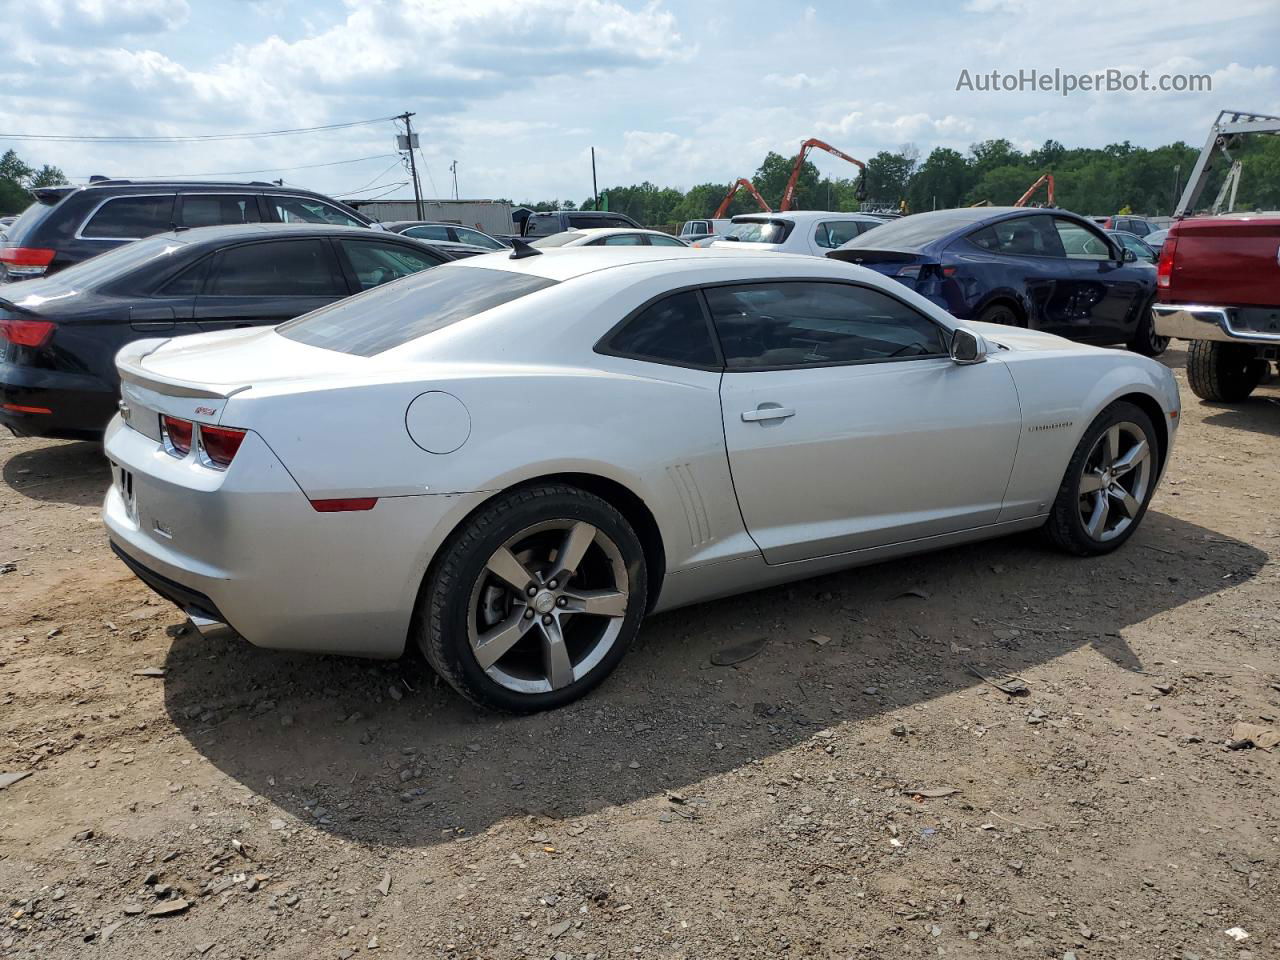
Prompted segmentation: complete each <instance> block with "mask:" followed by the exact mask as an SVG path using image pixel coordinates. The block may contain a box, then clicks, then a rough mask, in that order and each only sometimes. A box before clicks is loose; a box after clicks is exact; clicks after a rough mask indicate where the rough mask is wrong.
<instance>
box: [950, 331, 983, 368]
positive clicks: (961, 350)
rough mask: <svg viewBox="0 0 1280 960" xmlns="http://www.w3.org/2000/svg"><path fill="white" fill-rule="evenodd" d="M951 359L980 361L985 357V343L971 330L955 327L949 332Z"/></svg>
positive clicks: (956, 360)
mask: <svg viewBox="0 0 1280 960" xmlns="http://www.w3.org/2000/svg"><path fill="white" fill-rule="evenodd" d="M951 359H952V360H953V361H955V362H956V363H960V364H970V363H982V361H984V360H986V359H987V344H986V342H985V341H984V340H983V339H982V337H980V336H978V335H977V334H976V333H974V332H973V331H972V330H967V329H965V328H964V327H957V328H956V330H955V332H954V333H952V334H951Z"/></svg>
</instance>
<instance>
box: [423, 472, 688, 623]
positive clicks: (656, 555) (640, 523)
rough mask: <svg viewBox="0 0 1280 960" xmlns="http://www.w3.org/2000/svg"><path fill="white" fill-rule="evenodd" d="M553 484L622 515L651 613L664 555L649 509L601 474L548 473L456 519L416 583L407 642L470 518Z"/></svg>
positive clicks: (498, 492)
mask: <svg viewBox="0 0 1280 960" xmlns="http://www.w3.org/2000/svg"><path fill="white" fill-rule="evenodd" d="M552 483H559V484H565V485H567V486H571V487H577V488H578V489H580V490H584V491H586V492H587V493H590V494H593V495H594V496H597V497H599V498H600V499H601V500H604V501H605V502H606V503H608V504H609V505H610V506H612V507H613V508H614V509H615V510H617V511H618V512H619V513H621V514H622V516H623V518H624V519H625V520H626V521H627V522H628V523H629V524H631V528H632V529H633V530H635V532H636V536H637V537H638V538H639V540H640V546H641V549H642V550H643V551H644V559H645V565H646V568H647V570H648V576H649V595H648V597H647V599H646V607H645V609H646V612H648V611H649V610H652V609H653V606H654V604H655V603H656V602H657V599H658V596H659V595H660V593H661V592H662V583H663V580H664V579H665V576H666V557H667V554H666V547H665V545H664V542H663V538H662V532H661V529H660V527H659V526H658V521H657V518H656V517H655V516H654V513H653V511H652V510H651V509H650V507H649V505H648V504H647V503H645V501H644V499H643V498H642V497H641V496H640V495H639V494H637V493H636V492H635V491H634V490H632V489H631V488H630V487H628V486H627V485H626V484H623V483H621V482H619V481H618V480H615V479H612V478H609V477H605V476H602V475H600V474H596V473H587V472H580V471H559V472H548V473H542V474H538V475H536V476H531V477H527V478H523V479H520V480H518V481H516V482H514V483H511V484H508V485H507V486H504V487H502V488H500V489H496V490H493V491H492V492H491V493H490V494H489V496H487V497H485V498H484V499H483V500H481V501H480V502H479V503H476V504H475V505H474V506H472V508H471V509H470V510H468V511H467V512H466V513H465V514H463V515H462V516H460V517H458V519H457V521H456V522H455V523H453V524H452V526H451V527H450V528H449V532H448V533H447V534H445V535H444V536H443V537H442V538H441V539H440V544H439V546H438V547H437V548H436V550H435V551H434V553H433V554H432V557H431V559H430V561H429V562H428V563H427V566H426V569H424V570H423V572H422V579H421V580H420V581H419V583H418V590H417V596H416V599H415V601H414V607H413V610H414V612H413V617H412V619H411V622H410V625H409V637H410V638H412V636H413V634H414V632H415V631H416V630H417V629H418V618H419V615H420V614H419V611H420V610H421V609H422V597H423V593H424V591H425V590H426V589H427V584H428V583H429V582H430V580H431V576H432V574H433V573H434V572H435V569H436V566H437V565H438V564H439V562H440V558H441V556H442V555H443V554H444V551H445V546H446V545H447V544H448V543H449V542H450V541H451V540H452V539H453V537H454V536H455V535H457V534H458V532H459V531H460V530H462V529H463V527H464V526H465V525H466V523H467V522H468V521H469V520H470V519H471V518H472V517H473V516H475V515H476V514H477V513H479V512H480V511H481V510H484V509H485V508H486V507H488V506H489V505H490V504H491V503H493V501H494V500H496V499H497V498H498V497H502V496H506V495H507V494H510V493H512V492H513V491H516V490H523V489H526V488H528V487H536V486H541V485H544V484H552Z"/></svg>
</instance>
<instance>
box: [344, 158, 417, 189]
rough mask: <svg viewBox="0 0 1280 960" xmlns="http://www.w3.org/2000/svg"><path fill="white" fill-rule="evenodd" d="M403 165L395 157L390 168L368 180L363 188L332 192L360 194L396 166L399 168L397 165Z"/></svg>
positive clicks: (399, 159)
mask: <svg viewBox="0 0 1280 960" xmlns="http://www.w3.org/2000/svg"><path fill="white" fill-rule="evenodd" d="M403 163H404V161H403V160H402V159H401V158H400V157H399V156H397V157H396V159H395V160H394V161H393V162H392V164H391V166H389V167H387V169H385V170H383V171H382V172H381V173H380V174H378V175H377V176H376V177H374V178H373V179H372V180H370V181H369V182H368V183H366V184H365V185H364V186H361V187H356V188H355V189H354V190H336V191H334V192H335V193H343V194H348V193H360V192H362V191H364V190H368V189H370V188H371V187H373V186H374V185H375V184H376V183H377V182H378V181H379V180H381V179H382V178H383V177H385V176H386V175H387V174H388V173H390V172H391V171H392V170H394V169H395V168H396V167H397V166H399V165H401V164H403ZM405 182H406V183H408V181H407V180H406V181H405Z"/></svg>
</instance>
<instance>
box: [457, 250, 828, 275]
mask: <svg viewBox="0 0 1280 960" xmlns="http://www.w3.org/2000/svg"><path fill="white" fill-rule="evenodd" d="M534 249H535V250H537V249H539V248H537V247H534ZM836 262H837V261H834V260H827V259H825V258H823V257H810V256H807V255H799V254H788V253H772V252H770V253H763V252H760V253H757V252H748V251H745V250H741V249H729V250H727V251H722V250H719V249H717V248H715V247H704V248H702V249H698V250H695V249H693V248H690V247H667V246H663V247H643V246H642V247H587V246H581V247H546V248H542V251H541V253H540V254H538V255H537V256H527V255H526V256H522V257H520V258H518V259H512V256H511V255H510V254H507V253H500V252H497V251H495V252H493V253H489V254H486V255H484V256H482V257H469V258H467V259H466V260H461V261H458V263H457V264H456V265H457V266H459V267H466V268H468V269H470V268H485V267H487V268H489V269H490V270H507V271H510V272H513V273H525V274H529V275H531V276H535V277H545V278H546V279H548V280H555V281H564V280H572V279H573V278H575V277H580V276H585V275H586V274H589V273H596V272H598V271H600V270H612V269H616V268H619V267H635V268H637V269H641V270H643V269H644V268H645V267H647V268H648V269H647V272H648V273H650V274H651V275H653V276H659V275H661V274H663V273H665V272H669V271H673V270H684V269H688V268H696V267H697V266H698V265H699V264H702V265H706V266H713V265H715V264H722V265H734V266H738V265H743V264H750V263H755V264H756V265H758V266H760V267H762V268H764V270H765V272H764V274H763V275H764V276H768V274H769V272H770V271H771V270H777V269H778V268H779V267H780V266H782V265H784V264H790V265H795V264H800V265H801V266H804V265H809V266H811V267H812V268H813V269H814V270H815V271H817V272H818V273H821V274H823V275H826V274H827V273H829V272H830V270H829V269H827V268H829V266H830V265H831V264H833V263H836ZM846 266H847V265H846ZM783 272H786V271H785V270H784V271H783Z"/></svg>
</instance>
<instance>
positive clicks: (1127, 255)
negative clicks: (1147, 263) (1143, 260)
mask: <svg viewBox="0 0 1280 960" xmlns="http://www.w3.org/2000/svg"><path fill="white" fill-rule="evenodd" d="M1120 259H1121V261H1122V262H1124V263H1136V262H1137V260H1138V255H1137V254H1136V253H1134V252H1133V251H1132V250H1130V249H1128V248H1127V247H1126V248H1125V250H1124V251H1123V252H1122V253H1121V254H1120Z"/></svg>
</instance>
